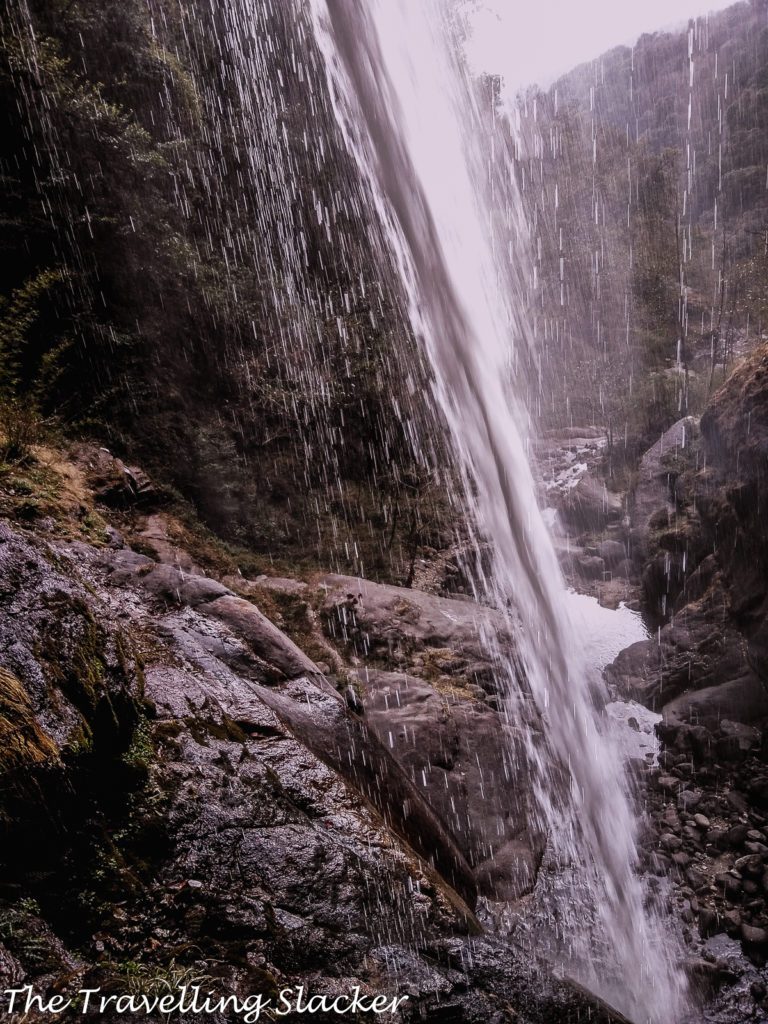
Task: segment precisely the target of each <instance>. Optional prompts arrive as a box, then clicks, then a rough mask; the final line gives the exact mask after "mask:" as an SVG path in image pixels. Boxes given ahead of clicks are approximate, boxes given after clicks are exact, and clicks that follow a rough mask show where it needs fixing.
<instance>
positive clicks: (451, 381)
mask: <svg viewBox="0 0 768 1024" xmlns="http://www.w3.org/2000/svg"><path fill="white" fill-rule="evenodd" d="M311 10H312V17H313V22H314V26H315V31H316V34H317V38H318V41H319V44H320V48H321V50H322V52H323V55H324V59H325V62H326V71H327V76H328V81H329V87H330V90H331V93H332V96H333V102H334V107H335V111H336V116H337V119H338V121H339V123H340V126H341V129H342V131H343V133H344V137H345V140H346V143H347V146H348V148H349V150H350V153H351V154H352V155H353V157H354V159H355V160H356V162H357V165H358V167H359V169H360V172H361V174H362V177H363V180H364V181H366V182H367V185H368V187H369V188H370V191H371V195H372V197H373V198H372V201H373V202H374V203H375V204H376V206H377V208H378V214H379V220H380V224H381V226H382V227H383V233H382V234H383V242H382V243H381V244H382V245H383V246H384V247H385V248H386V249H388V251H389V253H390V254H392V253H394V256H395V258H396V262H397V265H398V267H399V271H400V273H401V275H402V278H403V284H404V287H405V289H406V292H407V295H408V299H409V304H410V318H411V322H412V326H413V329H414V332H415V333H416V335H417V336H418V337H420V338H421V339H423V342H424V345H425V347H426V350H427V353H428V356H429V360H430V362H431V365H432V367H433V371H434V376H435V388H434V394H435V398H436V401H437V403H438V405H439V407H440V410H441V412H442V415H443V417H444V419H445V420H446V421H447V423H448V424H449V425H450V431H451V435H452V440H453V445H454V449H455V452H456V453H457V455H458V458H459V462H460V464H461V467H462V469H463V472H464V479H465V495H464V499H463V500H464V502H465V507H466V509H467V512H468V518H469V519H470V520H471V522H473V523H474V524H476V530H477V537H478V543H480V542H481V541H482V540H483V539H484V540H487V541H490V544H491V548H492V565H491V568H490V570H489V571H488V572H487V573H486V574H485V579H484V580H483V584H484V588H485V591H486V598H490V599H491V600H492V601H493V602H494V603H495V604H496V606H497V607H498V608H499V609H501V610H502V611H503V612H504V613H505V614H507V615H508V616H509V617H510V618H511V619H512V621H513V625H514V628H515V631H516V635H517V636H518V638H519V640H518V651H517V659H518V660H517V662H513V659H512V656H511V655H510V654H507V655H506V665H505V675H506V677H507V683H508V692H509V701H510V704H511V706H518V705H519V703H520V695H521V693H530V694H531V695H532V697H533V700H534V702H535V706H536V709H537V713H538V728H535V729H534V728H531V729H529V735H528V737H527V744H526V770H527V771H532V772H533V773H534V775H535V779H534V785H535V788H536V791H537V795H538V805H539V813H540V815H541V819H542V821H541V823H542V825H543V826H544V827H545V829H546V831H547V836H548V858H549V859H550V861H551V862H553V863H558V864H560V865H562V866H563V869H564V870H565V869H566V867H567V871H568V877H569V878H570V877H575V876H578V881H577V882H575V883H574V884H573V885H571V887H570V889H569V891H568V892H567V893H566V894H565V896H562V895H561V896H559V897H554V899H555V901H557V900H558V899H560V900H561V902H562V901H563V900H565V901H569V900H570V901H572V902H576V903H578V902H579V900H581V901H584V904H585V905H584V906H582V907H577V908H576V910H575V911H574V909H573V907H570V908H567V907H565V906H560V907H557V906H555V907H554V908H553V913H554V914H556V915H557V916H558V918H559V919H561V922H562V921H565V924H564V925H563V924H562V923H561V925H560V931H561V934H560V940H561V941H560V944H559V947H558V948H559V949H560V951H561V952H562V950H563V949H567V950H568V951H569V956H570V960H571V962H570V964H569V965H568V969H569V970H570V971H571V972H572V973H575V974H577V975H578V977H579V979H580V980H581V981H583V982H585V983H587V984H589V985H591V986H592V987H594V988H596V989H597V990H598V991H599V992H600V993H601V994H602V995H603V996H604V997H606V998H608V999H610V1000H611V1001H613V1002H614V1004H615V1005H617V1007H618V1008H619V1009H620V1010H621V1011H622V1012H624V1013H625V1014H627V1015H628V1016H629V1017H630V1018H631V1019H632V1020H634V1021H637V1022H653V1024H662V1022H663V1024H670V1022H672V1021H675V1020H678V1019H679V1018H680V1016H681V1014H682V1012H683V1008H684V1001H685V995H684V992H685V985H684V982H683V978H682V975H681V973H680V972H679V971H678V969H677V968H676V966H675V959H676V958H675V953H674V951H673V950H671V949H670V948H668V946H667V945H666V944H665V940H664V938H663V935H662V929H661V926H660V924H659V922H658V921H656V920H655V919H654V918H653V916H652V915H651V914H650V913H649V912H648V911H646V910H645V909H644V906H643V891H642V886H641V883H640V882H639V880H638V878H637V877H636V873H635V864H636V852H635V845H634V824H635V823H634V815H633V811H632V808H631V803H630V798H629V794H628V791H627V786H626V783H625V781H624V778H623V773H622V771H621V769H620V767H619V763H618V762H619V760H620V757H619V755H618V753H617V751H616V750H615V749H614V747H613V746H612V745H611V742H610V740H609V738H608V736H607V734H606V730H605V729H604V725H603V723H602V722H601V715H600V708H601V707H602V695H601V693H600V684H599V682H598V681H597V680H595V679H594V678H590V673H589V672H588V671H587V668H586V665H585V660H584V656H583V652H582V648H581V645H580V643H579V642H578V638H577V635H576V631H575V629H574V627H573V625H572V623H571V621H570V618H569V615H568V612H567V605H566V601H565V588H564V584H563V580H562V577H561V573H560V570H559V567H558V564H557V560H556V557H555V553H554V550H553V546H552V543H551V540H550V537H549V535H548V532H547V529H546V526H545V524H544V522H543V520H542V516H541V514H540V512H539V509H538V507H537V503H536V498H535V491H534V482H533V478H532V473H531V469H530V467H529V464H528V459H527V456H526V446H525V443H524V435H523V426H524V424H525V414H524V410H523V409H522V408H521V406H520V401H519V399H518V398H517V397H516V395H519V394H520V393H521V391H522V388H521V387H516V386H515V381H514V380H511V381H510V378H511V377H512V376H513V375H512V374H511V372H510V368H511V366H512V365H513V364H514V362H515V360H514V352H515V346H518V347H519V346H524V345H525V344H527V342H526V338H527V330H526V325H525V322H524V320H523V317H522V314H521V313H520V311H519V310H520V309H521V308H522V302H521V301H520V299H521V296H520V294H519V293H518V294H515V290H516V285H515V281H516V280H517V278H516V273H515V267H514V264H513V266H512V267H510V268H504V271H503V273H502V272H500V266H499V259H498V257H497V256H496V255H495V254H494V250H493V246H492V242H491V239H490V237H489V235H490V232H489V231H488V230H487V225H489V224H490V223H491V221H492V220H493V218H494V209H491V208H489V205H488V197H487V194H486V193H487V191H488V190H487V189H486V181H487V179H488V174H487V170H486V168H485V166H484V162H483V156H482V147H481V146H479V145H478V144H477V139H478V116H477V112H476V109H475V106H474V104H473V102H472V99H471V88H470V85H469V83H468V81H467V79H466V77H465V75H464V73H463V72H462V70H461V65H460V62H459V60H458V59H457V57H456V56H455V52H456V51H455V46H454V44H453V41H452V35H451V27H450V24H449V21H448V12H447V11H446V10H445V9H443V7H441V5H440V3H439V2H438V0H419V2H418V3H416V2H414V0H311ZM502 198H503V208H504V210H505V213H506V216H507V217H508V218H510V219H511V222H512V225H511V227H512V233H513V234H514V233H515V231H518V232H519V231H520V230H521V228H520V225H521V224H522V220H523V218H522V213H521V207H520V202H519V198H518V196H517V195H516V193H515V188H514V184H513V183H512V180H511V176H510V179H508V181H507V186H506V190H505V195H504V196H503V197H499V196H498V195H496V198H495V200H494V202H495V203H496V204H498V205H499V207H501V201H502ZM521 251H522V250H521ZM517 287H519V286H517ZM541 732H543V734H544V737H545V742H544V743H542V742H541V741H540V739H538V738H537V736H539V735H540V733H541ZM563 780H566V781H565V783H564V782H563ZM574 872H575V875H574ZM589 915H591V916H592V917H593V918H594V919H595V921H596V924H595V927H594V928H593V929H586V928H585V927H584V923H583V922H584V920H585V919H586V916H589ZM568 922H570V924H569V923H568ZM563 928H564V929H565V932H566V933H567V934H565V935H563V934H562V930H563ZM588 931H590V932H591V934H589V935H588V934H587V932H588ZM598 947H599V948H601V949H602V950H603V954H602V956H601V957H599V956H598V955H597V954H596V953H595V950H596V949H597V948H598ZM606 951H608V952H606Z"/></svg>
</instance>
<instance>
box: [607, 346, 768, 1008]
mask: <svg viewBox="0 0 768 1024" xmlns="http://www.w3.org/2000/svg"><path fill="white" fill-rule="evenodd" d="M767 367H768V355H766V348H765V346H762V347H761V349H758V350H756V352H755V353H753V355H752V356H750V357H749V358H748V359H747V360H746V361H745V363H744V364H743V365H742V366H741V367H740V368H739V369H738V370H737V371H736V373H734V375H733V376H732V378H731V379H730V381H728V382H727V383H726V385H725V386H724V387H723V388H722V389H721V390H720V391H719V392H718V393H717V394H716V395H715V396H714V397H713V399H712V401H711V403H710V406H709V408H708V410H707V411H706V413H705V414H704V416H703V417H702V421H701V433H700V436H699V437H697V433H696V425H695V423H694V424H692V423H691V422H690V421H680V423H678V424H675V426H674V427H673V428H672V429H671V430H670V431H668V432H667V433H666V434H665V435H664V436H663V437H662V438H661V440H660V442H659V443H658V444H657V445H656V446H654V448H653V449H651V450H650V452H648V453H647V454H646V456H645V458H644V459H643V465H642V467H641V472H640V474H639V477H638V483H637V487H636V490H635V511H634V515H635V520H634V521H633V528H632V539H633V557H635V559H636V560H637V564H638V567H639V568H641V569H642V570H643V584H644V590H645V600H646V606H647V609H648V611H649V612H650V613H651V615H652V616H653V617H654V620H655V622H656V623H657V625H658V627H659V628H658V632H657V634H656V636H655V637H653V638H652V639H651V640H648V641H644V642H642V643H639V644H635V645H633V646H632V647H630V648H628V649H627V650H625V651H623V652H622V653H621V654H620V655H619V657H618V658H617V659H616V661H615V662H614V664H613V665H612V666H609V668H608V669H607V670H606V676H607V679H608V681H609V683H611V684H612V685H614V686H615V687H616V688H617V689H618V690H620V691H622V692H624V693H633V694H635V695H636V696H638V698H639V699H640V700H642V701H643V702H644V703H646V704H648V705H649V706H651V707H653V708H654V709H656V710H658V711H661V712H662V714H663V721H662V723H661V724H660V726H659V727H658V732H659V736H660V738H661V740H662V744H663V750H662V754H661V757H660V769H659V770H658V771H656V772H651V774H650V776H649V779H648V781H649V789H648V790H647V796H646V800H647V804H648V807H649V811H650V820H649V828H648V832H647V834H646V836H645V837H644V839H643V858H644V865H645V866H646V867H647V868H648V869H649V870H650V871H652V872H654V873H656V874H657V875H659V876H671V878H672V879H673V880H674V882H675V890H674V892H675V897H674V898H675V901H676V904H677V909H678V911H679V913H680V916H681V919H682V921H683V924H684V934H685V937H686V942H687V944H688V946H689V947H690V949H691V952H692V954H694V955H699V954H701V955H702V956H703V957H705V962H707V963H709V965H710V967H709V969H708V970H709V974H708V976H709V978H710V981H712V979H713V978H715V977H716V978H717V984H716V986H715V987H719V986H722V993H721V995H720V996H718V997H717V999H718V1000H720V1005H721V1006H722V1007H723V1009H722V1016H721V1017H718V1018H714V1017H713V1019H722V1020H724V1021H725V1020H731V1019H733V1018H734V1015H735V1016H738V1013H741V1014H742V1016H745V1017H746V1014H747V1013H749V1014H752V1013H753V1011H754V1012H757V1011H756V1010H754V1006H755V1003H756V1004H757V1005H758V1006H759V1007H762V1008H763V1009H765V1008H766V1006H768V1004H766V1003H765V993H766V989H765V985H764V980H763V979H762V978H761V976H759V975H757V974H755V969H756V968H758V967H759V968H762V967H764V965H765V964H766V960H767V958H768V902H767V900H768V889H766V883H768V860H767V858H768V838H767V837H768V831H767V829H768V781H767V780H768V751H767V750H766V747H765V744H764V741H763V731H764V726H765V723H766V721H768V696H766V694H767V693H768V689H767V687H766V684H767V683H768V673H767V672H766V666H767V665H768V662H767V661H766V659H765V658H764V656H763V652H764V643H763V638H764V637H765V636H768V628H767V627H766V625H765V624H766V622H767V621H768V604H767V602H766V595H767V594H768V573H766V568H767V567H768V536H767V535H766V531H765V520H764V516H763V513H762V510H763V509H764V507H765V501H766V499H767V498H768V488H766V465H767V462H766V458H767V453H768V445H767V444H766V439H768V370H767ZM684 435H685V448H684V447H683V436H684ZM729 943H730V946H729V947H728V949H729V950H730V952H729V953H728V956H727V957H726V956H725V950H726V947H727V946H728V944H729ZM746 978H751V979H754V980H753V982H752V984H751V989H750V986H749V985H744V984H742V986H741V987H742V990H743V991H747V990H748V989H749V991H750V993H751V994H750V995H749V997H748V1000H747V1003H745V1004H743V1005H742V1004H739V1005H740V1009H739V1011H738V1013H735V1011H734V1010H733V1008H732V1007H733V1005H735V1004H734V1001H737V1002H738V999H739V998H740V997H738V996H737V995H735V994H734V995H727V993H728V992H729V991H730V989H729V984H730V983H732V982H733V981H735V980H737V979H746ZM761 986H762V988H761Z"/></svg>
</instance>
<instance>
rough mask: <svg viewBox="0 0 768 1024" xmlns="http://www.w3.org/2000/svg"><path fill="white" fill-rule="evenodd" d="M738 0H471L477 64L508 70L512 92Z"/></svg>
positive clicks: (545, 83) (473, 52) (470, 46)
mask: <svg viewBox="0 0 768 1024" xmlns="http://www.w3.org/2000/svg"><path fill="white" fill-rule="evenodd" d="M733 2H734V0H639V2H638V0H470V2H469V3H468V4H467V7H468V8H469V11H470V12H471V13H470V25H471V26H472V30H473V32H472V38H471V39H470V41H469V43H468V46H467V53H468V56H469V59H470V63H471V64H472V66H473V68H474V69H475V70H477V71H487V72H489V73H491V74H500V75H502V76H503V77H504V80H505V81H504V85H505V92H510V91H515V90H517V88H518V87H519V86H523V85H531V84H533V83H534V82H535V83H538V84H539V85H541V86H548V85H550V84H551V83H552V82H553V81H554V80H555V79H556V78H557V77H558V76H559V75H561V74H563V73H564V72H566V71H570V70H571V68H574V67H576V66H577V65H578V64H583V63H584V61H587V60H592V59H593V58H594V57H599V56H600V54H601V53H604V52H605V51H606V50H610V49H611V48H612V47H614V46H619V45H621V44H625V45H629V46H631V45H632V43H634V42H635V41H636V40H637V38H638V37H639V36H641V35H642V34H643V33H644V32H656V31H660V30H669V29H671V28H679V27H684V25H685V23H686V22H687V19H688V18H689V17H694V16H696V15H701V14H706V13H707V12H708V11H712V10H722V9H723V8H725V7H730V6H731V4H732V3H733Z"/></svg>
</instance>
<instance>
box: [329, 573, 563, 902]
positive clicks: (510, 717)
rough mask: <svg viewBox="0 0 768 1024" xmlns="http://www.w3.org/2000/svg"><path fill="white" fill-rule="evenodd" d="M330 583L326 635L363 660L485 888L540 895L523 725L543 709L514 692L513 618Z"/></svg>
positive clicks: (389, 741) (385, 717)
mask: <svg viewBox="0 0 768 1024" xmlns="http://www.w3.org/2000/svg"><path fill="white" fill-rule="evenodd" d="M322 582H323V584H324V586H325V587H326V588H327V589H326V594H325V600H324V608H323V611H324V615H325V619H324V621H325V628H326V632H327V634H328V635H329V637H331V638H334V639H335V641H336V642H337V643H338V645H339V647H340V649H342V650H345V649H346V650H351V651H353V652H354V656H355V657H356V658H357V659H358V660H359V662H360V668H358V670H357V673H356V675H357V678H358V680H359V684H360V688H361V700H362V705H363V708H364V710H365V717H366V720H367V722H368V723H369V724H370V726H371V728H372V729H373V730H374V732H375V733H376V735H377V736H378V737H379V739H380V740H381V742H382V743H383V744H384V745H385V746H386V747H387V748H388V749H390V750H391V752H392V754H393V755H394V757H395V758H396V759H397V760H398V762H399V763H400V764H401V765H402V766H403V767H404V768H405V770H406V774H407V775H408V777H409V778H410V779H411V780H412V782H413V783H414V785H415V786H416V788H417V790H419V791H420V792H422V793H423V794H424V795H425V796H426V797H427V800H428V802H429V803H430V805H431V806H432V807H434V809H435V810H436V811H437V813H438V814H439V816H440V817H441V818H442V820H443V821H444V822H445V823H446V824H447V826H448V827H449V828H450V830H451V833H452V834H453V836H454V838H455V839H456V841H457V843H458V845H459V847H460V849H461V850H462V853H463V854H464V855H465V856H466V857H467V859H468V861H469V863H470V865H471V866H472V867H473V869H474V876H475V879H476V882H477V884H478V887H479V891H480V892H481V893H482V894H483V895H485V896H488V897H490V898H492V899H510V900H515V899H518V898H519V897H520V896H521V895H523V894H524V893H526V892H529V891H530V890H531V888H532V887H533V885H534V883H535V880H536V873H537V871H538V866H539V864H540V861H541V856H542V852H543V847H544V837H543V835H541V834H540V833H539V832H538V831H537V829H536V828H535V826H533V825H532V824H531V823H532V821H533V819H534V813H533V798H532V795H531V791H530V787H529V783H528V780H529V778H530V777H531V773H530V771H529V769H528V768H527V766H526V762H525V755H524V752H523V750H522V747H521V745H520V744H519V743H518V742H517V740H516V738H515V729H514V725H515V724H516V723H517V724H519V722H520V721H521V719H523V718H529V719H530V717H531V711H530V710H529V709H526V708H524V707H522V706H520V705H519V703H517V704H515V706H512V705H511V704H509V703H508V700H509V698H508V697H507V696H506V694H505V692H504V683H503V680H504V675H505V669H504V667H503V665H502V664H501V663H500V662H499V658H498V655H499V647H500V646H501V645H509V646H511V644H512V641H511V638H510V637H509V635H508V633H507V632H506V625H505V623H504V620H503V617H502V616H501V615H500V614H499V613H498V612H496V611H494V610H493V609H491V608H483V607H482V606H479V605H477V604H474V603H472V602H467V601H456V600H451V599H446V598H440V597H435V596H434V595H431V594H424V593H420V592H418V591H404V590H402V589H400V588H397V587H388V586H384V585H381V584H375V583H370V582H368V581H359V580H356V579H354V578H352V577H342V576H328V577H325V578H324V579H323V581H322ZM383 666H386V668H383ZM397 666H399V667H400V668H401V669H402V671H401V672H393V671H391V669H392V668H394V667H397Z"/></svg>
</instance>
